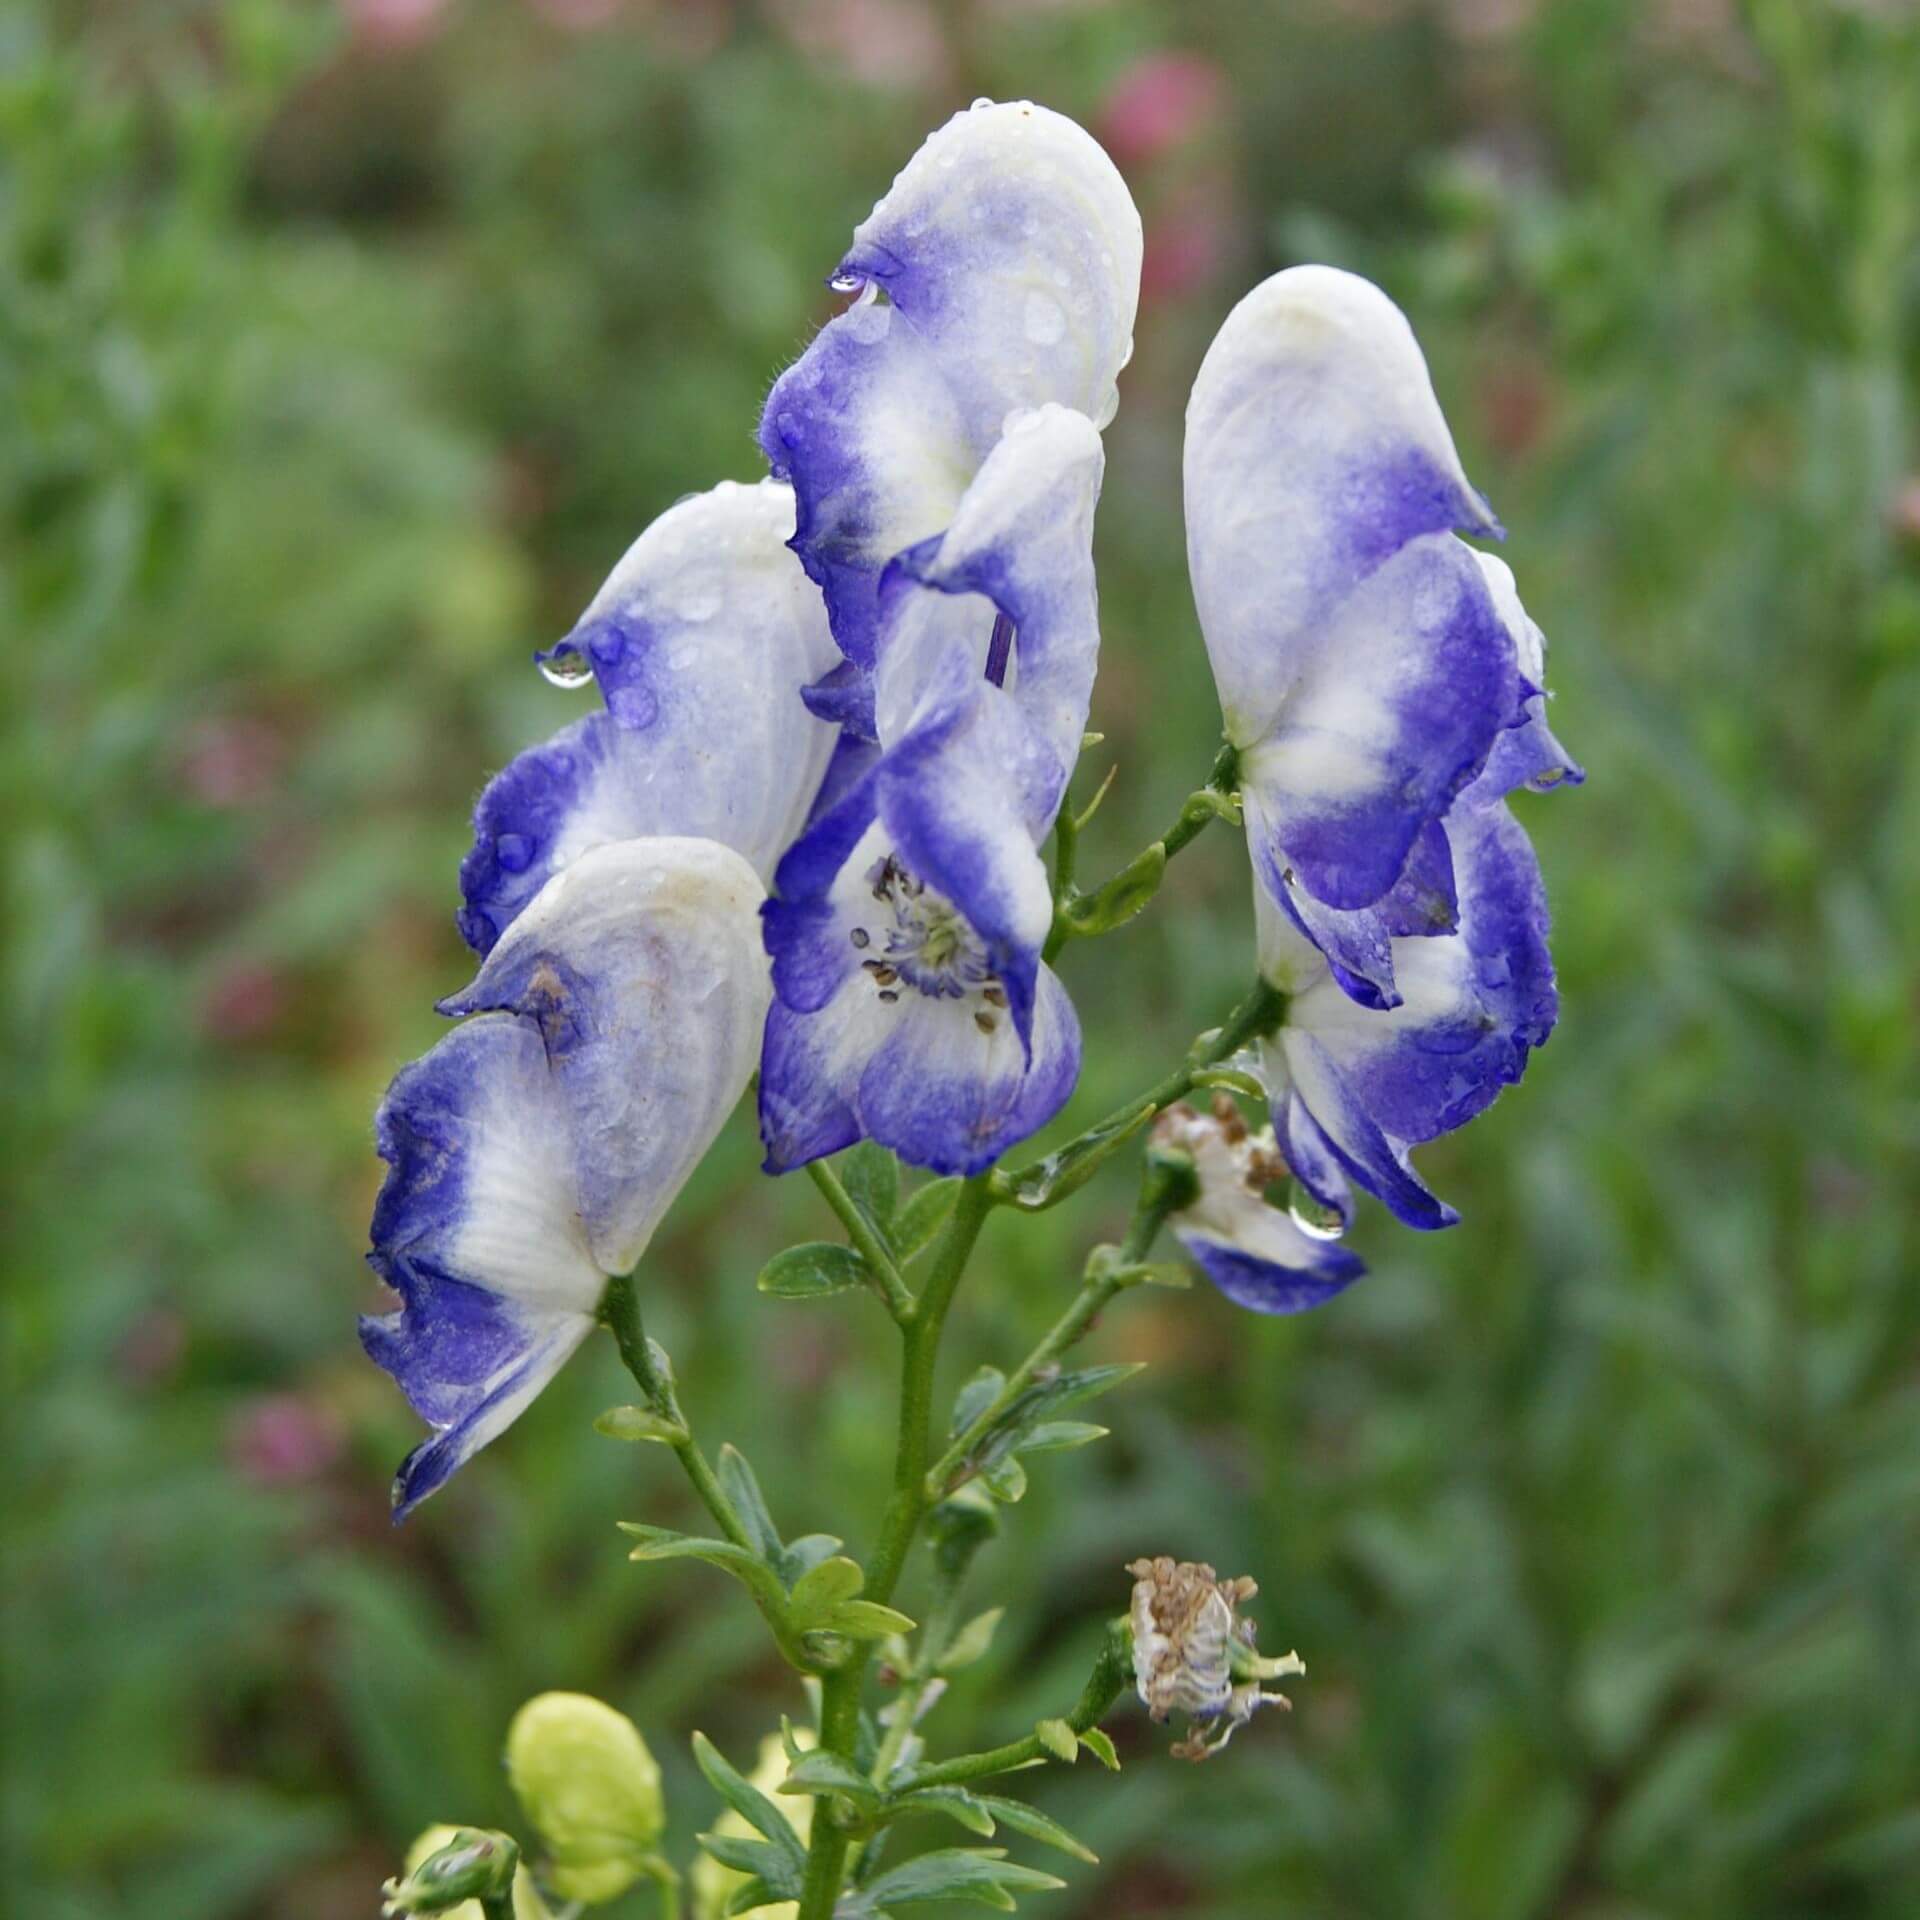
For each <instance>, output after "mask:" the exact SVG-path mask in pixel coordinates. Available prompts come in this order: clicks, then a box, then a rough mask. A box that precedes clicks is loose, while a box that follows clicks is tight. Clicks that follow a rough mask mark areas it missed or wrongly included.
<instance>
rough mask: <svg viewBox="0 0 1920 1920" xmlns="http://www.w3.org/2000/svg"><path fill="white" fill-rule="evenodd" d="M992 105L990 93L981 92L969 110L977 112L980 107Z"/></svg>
mask: <svg viewBox="0 0 1920 1920" xmlns="http://www.w3.org/2000/svg"><path fill="white" fill-rule="evenodd" d="M992 105H993V99H992V97H991V95H988V94H984V93H983V94H982V95H981V96H980V98H979V99H978V100H976V101H975V102H974V103H973V105H972V107H971V108H970V109H969V111H970V112H973V113H978V112H979V111H980V109H981V108H982V107H990V106H992Z"/></svg>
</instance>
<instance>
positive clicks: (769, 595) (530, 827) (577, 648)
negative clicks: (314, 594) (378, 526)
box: [459, 480, 838, 955]
mask: <svg viewBox="0 0 1920 1920" xmlns="http://www.w3.org/2000/svg"><path fill="white" fill-rule="evenodd" d="M793 511H794V509H793V493H792V490H791V489H790V488H788V487H784V486H782V485H780V484H779V483H778V482H777V481H772V480H763V481H761V482H760V483H759V485H757V486H742V485H741V484H740V483H738V482H737V481H732V480H728V481H723V482H722V483H721V484H720V485H719V486H717V487H714V488H712V489H711V490H710V491H708V492H706V493H700V494H695V495H693V496H691V497H690V498H688V499H686V500H682V501H681V502H680V503H679V504H678V505H677V506H674V507H671V508H669V509H668V511H667V512H665V513H663V514H662V515H661V516H660V517H659V519H657V520H656V521H654V522H653V524H652V525H651V526H650V527H648V528H647V530H646V531H645V532H644V533H643V534H641V536H640V537H639V539H637V540H636V541H635V542H634V543H633V545H632V546H631V547H629V548H628V549H627V552H626V554H625V555H624V556H623V557H622V559H621V561H620V564H619V565H618V566H616V567H615V568H614V570H613V572H612V573H611V574H609V575H608V577H607V581H606V584H605V585H604V586H603V587H602V588H601V589H600V591H599V592H598V593H597V594H595V595H594V597H593V602H592V604H591V605H590V606H589V607H588V608H587V610H586V612H585V613H584V614H582V615H581V617H580V621H579V624H578V625H577V626H576V627H575V628H574V630H573V631H572V633H570V634H569V635H568V636H567V637H566V639H564V640H562V641H561V642H560V644H559V645H558V646H556V647H554V648H553V649H552V650H551V651H550V652H548V653H546V654H544V655H542V656H541V659H542V662H543V664H544V666H545V668H546V671H547V674H548V677H549V678H553V679H557V680H560V681H561V682H562V683H568V682H571V681H573V680H576V679H577V680H578V682H579V683H580V684H582V685H584V684H585V683H586V681H587V680H588V679H589V678H592V679H594V680H597V681H598V682H599V686H600V692H601V695H602V697H603V698H604V699H605V701H606V708H605V710H604V711H603V712H600V713H595V714H591V715H589V716H588V717H587V718H585V719H583V720H576V721H575V722H574V723H573V724H572V725H571V726H568V727H564V728H562V729H561V731H560V732H559V733H557V734H556V735H555V736H554V737H553V738H552V739H551V740H548V741H546V742H544V743H543V744H542V745H540V746H537V747H532V748H529V749H528V750H527V751H526V752H525V753H523V754H521V755H520V756H519V758H518V759H516V760H515V761H513V762H512V763H511V765H509V766H508V767H507V768H506V769H505V770H504V771H503V772H501V773H499V774H497V775H496V776H495V777H494V779H493V780H492V781H490V782H489V783H488V785H487V788H486V791H485V792H484V793H482V794H481V796H480V800H479V804H478V805H477V806H476V807H475V808H474V811H473V847H472V850H471V851H470V852H469V853H468V855H467V857H466V860H465V861H464V862H463V863H462V865H461V868H460V891H461V893H462V895H463V896H464V897H465V902H466V904H465V906H464V908H463V909H462V911H461V914H460V917H459V918H460V931H461V933H462V935H463V936H464V937H465V939H466V941H467V943H468V945H469V946H471V947H472V948H473V949H474V951H475V952H476V953H480V954H483V955H484V954H485V953H486V952H487V951H488V950H489V949H490V948H491V947H492V945H493V943H494V942H495V941H496V940H498V939H499V938H500V936H501V934H503V933H504V932H505V931H506V930H507V928H508V927H509V926H511V925H512V924H513V920H514V916H515V915H516V914H518V913H519V912H520V911H521V910H522V909H523V908H524V907H525V906H526V905H527V903H528V902H529V901H530V900H532V899H533V897H534V896H535V895H536V894H537V893H538V892H539V891H540V889H541V888H542V887H543V886H544V885H545V884H546V883H547V881H548V880H549V879H550V878H551V877H552V876H553V875H554V874H555V873H557V872H559V871H560V870H561V869H562V868H563V867H565V866H566V865H567V863H568V862H569V861H570V860H574V859H577V858H578V857H579V856H580V855H581V854H582V853H584V852H585V851H586V850H587V849H588V848H590V847H596V846H603V845H606V844H607V843H609V842H611V841H616V840H635V839H641V838H644V837H646V836H649V835H654V834H685V835H690V836H693V837H695V838H700V839H709V840H718V841H719V842H720V843H721V844H722V845H723V846H729V847H732V848H733V849H734V851H735V852H736V853H739V854H741V855H743V856H744V857H745V859H746V860H747V863H748V864H749V865H750V866H751V867H753V869H754V870H755V871H756V872H757V873H758V874H759V875H760V878H761V879H762V881H764V880H766V878H767V877H768V875H769V874H771V872H772V871H773V863H774V861H775V860H777V859H778V858H779V856H780V854H781V853H782V852H783V851H784V850H785V848H786V846H787V844H788V843H789V842H790V841H791V840H792V838H793V836H794V835H795V834H796V833H797V832H798V831H799V830H800V827H801V825H802V823H803V822H804V821H805V819H806V817H807V811H808V808H809V807H810V805H811V804H812V802H813V800H814V797H815V795H816V793H817V792H818V791H819V788H820V784H821V779H822V776H823V774H824V773H825V772H826V769H827V764H828V757H829V755H830V754H831V753H832V751H833V747H834V742H835V733H834V729H833V728H832V727H830V726H827V725H825V724H824V723H823V722H821V721H818V720H815V719H813V718H811V717H810V716H809V715H808V714H807V713H806V712H805V711H804V710H803V709H802V707H801V705H800V703H799V700H798V699H797V698H796V696H797V695H798V693H799V692H800V689H801V688H802V687H804V686H806V685H807V684H808V683H809V682H810V681H812V680H814V679H817V678H818V677H819V675H820V674H822V673H824V672H825V671H826V670H827V668H828V667H829V666H831V665H832V663H833V662H834V660H835V659H837V658H838V653H837V650H836V649H835V647H834V644H833V638H832V636H831V635H830V634H829V633H828V631H827V622H826V615H825V613H824V612H823V610H822V608H821V605H820V596H819V594H818V593H817V592H816V591H815V589H814V587H813V585H812V583H811V582H810V581H809V580H808V579H807V577H806V575H805V573H804V572H803V571H802V570H801V568H800V565H799V563H798V562H797V561H796V560H795V559H794V557H793V555H792V554H791V553H790V552H789V551H788V549H787V540H788V537H789V536H790V535H791V534H792V532H793Z"/></svg>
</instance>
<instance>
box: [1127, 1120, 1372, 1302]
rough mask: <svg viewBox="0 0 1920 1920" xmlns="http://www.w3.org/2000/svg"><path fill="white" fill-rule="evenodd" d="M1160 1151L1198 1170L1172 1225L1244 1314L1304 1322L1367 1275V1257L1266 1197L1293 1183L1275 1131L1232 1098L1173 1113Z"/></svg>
mask: <svg viewBox="0 0 1920 1920" xmlns="http://www.w3.org/2000/svg"><path fill="white" fill-rule="evenodd" d="M1153 1138H1154V1144H1155V1145H1156V1146H1157V1147H1160V1148H1162V1149H1165V1148H1169V1147H1171V1148H1175V1149H1178V1150H1179V1151H1181V1152H1183V1153H1185V1154H1186V1155H1187V1156H1188V1157H1189V1158H1190V1159H1191V1160H1192V1162H1193V1172H1194V1181H1195V1186H1196V1192H1195V1197H1194V1198H1193V1199H1192V1200H1191V1201H1190V1202H1189V1203H1188V1204H1187V1205H1186V1206H1184V1207H1182V1208H1181V1209H1180V1210H1179V1211H1178V1212H1177V1213H1174V1214H1173V1215H1171V1216H1170V1217H1169V1220H1168V1225H1170V1226H1171V1227H1172V1228H1173V1231H1174V1235H1175V1237H1176V1238H1177V1239H1178V1240H1179V1242H1180V1244H1181V1245H1182V1246H1183V1247H1185V1248H1186V1250H1187V1252H1188V1253H1189V1254H1191V1255H1192V1256H1193V1260H1194V1263H1195V1265H1197V1266H1198V1267H1199V1269H1200V1271H1201V1272H1202V1273H1204V1274H1205V1275H1206V1276H1207V1278H1208V1279H1209V1280H1211V1281H1212V1282H1213V1284H1214V1285H1215V1286H1216V1287H1218V1288H1219V1289H1220V1291H1221V1292H1222V1293H1224V1294H1225V1295H1226V1296H1227V1298H1228V1299H1229V1300H1231V1301H1233V1302H1234V1303H1235V1304H1236V1305H1238V1306H1242V1307H1251V1308H1252V1309H1253V1311H1254V1312H1255V1313H1302V1312H1305V1311H1306V1309H1307V1308H1309V1307H1317V1306H1319V1305H1320V1304H1321V1303H1322V1302H1323V1301H1327V1300H1331V1299H1332V1298H1333V1296H1334V1295H1335V1294H1336V1293H1339V1292H1341V1291H1343V1290H1344V1289H1345V1288H1347V1287H1350V1286H1351V1285H1352V1284H1353V1283H1354V1281H1356V1280H1358V1279H1359V1278H1360V1276H1361V1275H1362V1274H1363V1273H1365V1272H1366V1268H1365V1266H1364V1265H1363V1264H1362V1263H1361V1261H1360V1260H1359V1258H1358V1257H1357V1256H1356V1255H1354V1254H1351V1253H1349V1252H1348V1251H1347V1250H1346V1249H1345V1248H1344V1247H1340V1246H1336V1245H1334V1244H1333V1241H1332V1239H1331V1238H1329V1237H1328V1235H1327V1234H1326V1233H1325V1232H1324V1231H1322V1230H1319V1229H1317V1228H1316V1229H1315V1230H1314V1231H1312V1232H1309V1231H1307V1230H1306V1229H1304V1228H1303V1227H1301V1226H1300V1225H1299V1224H1298V1223H1297V1222H1296V1221H1295V1220H1293V1219H1292V1218H1290V1217H1289V1216H1288V1214H1287V1213H1286V1212H1285V1211H1284V1210H1283V1209H1281V1208H1279V1207H1275V1206H1272V1205H1270V1204H1269V1203H1268V1201H1267V1198H1266V1191H1267V1189H1268V1188H1269V1187H1271V1186H1273V1185H1274V1184H1275V1183H1276V1182H1278V1181H1281V1180H1284V1179H1286V1178H1287V1173H1288V1169H1287V1163H1286V1161H1285V1160H1283V1159H1282V1158H1281V1157H1280V1153H1279V1150H1278V1148H1277V1147H1276V1146H1275V1144H1274V1137H1273V1129H1272V1128H1271V1127H1267V1128H1263V1129H1262V1130H1261V1131H1260V1132H1258V1133H1254V1132H1252V1131H1250V1130H1249V1128H1248V1126H1247V1123H1246V1122H1245V1121H1244V1120H1243V1119H1242V1118H1241V1117H1240V1110H1239V1108H1238V1107H1236V1106H1235V1105H1234V1104H1233V1102H1232V1100H1231V1099H1229V1098H1228V1097H1227V1095H1226V1094H1224V1093H1219V1094H1216V1095H1215V1096H1214V1102H1213V1110H1212V1111H1211V1112H1210V1113H1196V1112H1195V1111H1194V1109H1193V1108H1192V1107H1186V1106H1179V1107H1169V1108H1168V1109H1167V1110H1166V1112H1165V1113H1163V1114H1162V1115H1161V1116H1160V1118H1159V1119H1158V1120H1157V1121H1156V1122H1155V1123H1154V1129H1153Z"/></svg>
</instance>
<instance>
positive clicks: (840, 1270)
mask: <svg viewBox="0 0 1920 1920" xmlns="http://www.w3.org/2000/svg"><path fill="white" fill-rule="evenodd" d="M869 1278H870V1276H869V1274H868V1272H867V1263H866V1262H865V1261H864V1260H863V1259H861V1257H860V1256H859V1254H857V1253H856V1252H855V1251H854V1250H853V1249H852V1248H851V1247H843V1246H841V1245H840V1244H839V1242H838V1241H834V1240H809V1241H807V1242H806V1243H805V1244H804V1245H801V1246H798V1247H789V1248H788V1249H787V1250H786V1252H784V1253H776V1254H775V1255H774V1256H773V1258H772V1259H771V1260H769V1261H768V1262H767V1264H766V1265H765V1266H764V1267H762V1268H761V1269H760V1277H759V1279H758V1280H756V1281H755V1282H754V1285H755V1286H757V1287H758V1288H759V1289H760V1291H761V1292H762V1293H766V1294H771V1295H772V1296H773V1298H774V1299H776V1300H824V1299H826V1298H827V1297H828V1296H829V1295H830V1294H835V1293H847V1292H850V1291H851V1290H852V1289H853V1288H855V1287H864V1286H865V1285H866V1284H867V1283H868V1280H869Z"/></svg>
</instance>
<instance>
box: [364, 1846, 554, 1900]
mask: <svg viewBox="0 0 1920 1920" xmlns="http://www.w3.org/2000/svg"><path fill="white" fill-rule="evenodd" d="M509 1887H511V1888H512V1890H513V1913H514V1920H551V1916H550V1915H549V1914H548V1912H547V1908H546V1904H545V1902H544V1901H542V1900H541V1898H540V1894H539V1891H538V1889H536V1888H535V1886H534V1884H533V1879H532V1877H531V1875H529V1874H528V1872H527V1870H526V1868H525V1867H523V1866H522V1865H521V1864H520V1849H519V1847H518V1845H517V1844H516V1843H515V1842H514V1841H513V1840H511V1839H509V1838H508V1836H507V1835H506V1834H504V1833H488V1832H486V1831H484V1830H483V1829H481V1828H478V1827H429V1828H428V1829H427V1830H426V1832H425V1833H423V1834H422V1835H421V1836H420V1837H419V1839H417V1840H416V1841H415V1842H414V1843H413V1845H412V1846H411V1847H409V1848H408V1849H407V1870H406V1872H405V1874H403V1875H402V1876H401V1877H400V1878H399V1879H397V1880H389V1881H388V1882H387V1883H386V1885H385V1886H384V1887H382V1888H381V1889H380V1891H381V1892H382V1893H383V1894H384V1895H385V1896H386V1904H385V1906H384V1907H383V1908H382V1909H381V1911H382V1912H383V1913H386V1914H389V1915H392V1914H402V1913H438V1914H445V1915H447V1916H448V1920H485V1916H484V1913H483V1911H482V1908H481V1905H480V1902H481V1901H482V1900H484V1899H489V1898H497V1897H498V1896H499V1895H500V1894H503V1893H505V1892H506V1891H507V1890H508V1888H509Z"/></svg>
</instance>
